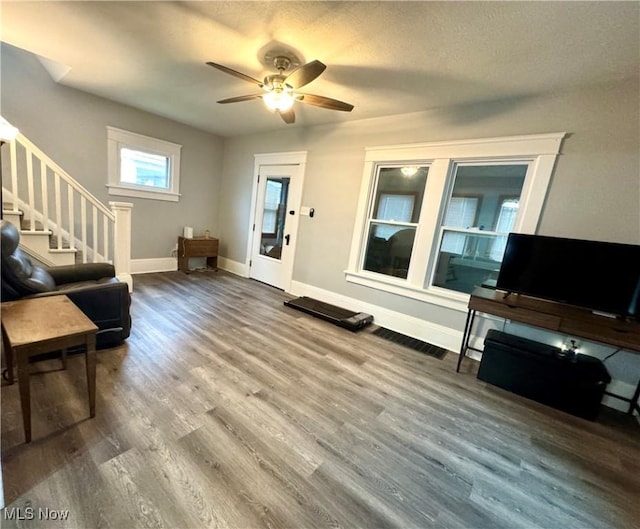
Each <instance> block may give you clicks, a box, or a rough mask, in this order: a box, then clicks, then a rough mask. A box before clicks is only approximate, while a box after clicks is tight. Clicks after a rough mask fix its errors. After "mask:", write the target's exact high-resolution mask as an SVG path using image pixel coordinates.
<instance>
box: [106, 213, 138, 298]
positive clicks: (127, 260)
mask: <svg viewBox="0 0 640 529" xmlns="http://www.w3.org/2000/svg"><path fill="white" fill-rule="evenodd" d="M109 206H110V207H111V212H112V213H113V215H114V217H115V220H114V228H113V264H114V266H115V268H116V276H117V277H118V279H119V280H120V281H123V282H125V283H127V285H129V292H132V291H133V278H132V277H131V209H132V208H133V204H131V203H130V202H109Z"/></svg>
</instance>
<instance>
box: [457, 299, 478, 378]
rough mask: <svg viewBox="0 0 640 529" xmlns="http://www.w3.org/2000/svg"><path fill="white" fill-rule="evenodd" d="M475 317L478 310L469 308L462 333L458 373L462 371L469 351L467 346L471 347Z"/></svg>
mask: <svg viewBox="0 0 640 529" xmlns="http://www.w3.org/2000/svg"><path fill="white" fill-rule="evenodd" d="M475 317H476V311H475V310H474V309H469V311H468V312H467V321H466V322H465V324H464V333H463V334H462V345H461V346H460V354H459V355H458V365H457V367H456V373H459V372H460V365H461V364H462V359H463V358H464V357H465V355H466V353H467V348H468V347H469V336H470V335H471V328H472V327H473V320H474V319H475Z"/></svg>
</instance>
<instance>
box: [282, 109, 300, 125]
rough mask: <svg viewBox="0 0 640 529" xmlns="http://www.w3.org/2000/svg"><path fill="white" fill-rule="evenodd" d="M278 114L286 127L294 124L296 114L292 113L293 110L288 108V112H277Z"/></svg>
mask: <svg viewBox="0 0 640 529" xmlns="http://www.w3.org/2000/svg"><path fill="white" fill-rule="evenodd" d="M278 114H280V117H281V118H282V119H283V120H284V122H285V123H286V124H287V125H290V124H291V123H295V122H296V114H295V112H294V111H293V108H290V109H289V110H285V111H282V110H278Z"/></svg>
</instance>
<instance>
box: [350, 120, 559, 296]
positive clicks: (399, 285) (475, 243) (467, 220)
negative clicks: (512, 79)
mask: <svg viewBox="0 0 640 529" xmlns="http://www.w3.org/2000/svg"><path fill="white" fill-rule="evenodd" d="M563 137H564V133H552V134H539V135H531V136H517V137H505V138H488V139H479V140H465V141H453V142H439V143H431V144H417V145H402V146H389V147H378V148H369V149H367V152H366V158H365V168H364V174H363V183H362V191H361V195H360V202H359V205H358V215H357V219H356V227H355V230H354V235H353V241H352V247H351V254H350V258H349V266H348V269H347V271H346V278H347V280H348V281H350V282H354V283H358V284H361V285H365V286H369V287H372V288H377V289H380V290H385V291H388V292H392V293H394V294H400V295H403V296H406V297H411V298H415V299H421V300H426V301H429V302H433V303H438V304H441V305H443V306H448V307H452V308H459V309H464V308H465V307H466V302H467V300H468V296H469V294H470V293H471V292H472V290H473V289H474V288H475V287H476V286H478V285H483V284H485V285H490V284H492V282H495V279H496V278H497V274H498V272H499V270H500V265H501V262H502V256H503V253H504V249H505V244H506V239H507V235H508V234H509V233H510V232H512V231H514V232H522V233H535V231H536V229H537V226H538V221H539V217H540V214H541V211H542V205H543V203H544V199H545V196H546V192H547V187H548V184H549V181H550V178H551V172H552V169H553V166H554V163H555V159H556V156H557V155H558V152H559V149H560V145H561V142H562V138H563ZM410 168H411V170H410V171H409V170H407V169H410Z"/></svg>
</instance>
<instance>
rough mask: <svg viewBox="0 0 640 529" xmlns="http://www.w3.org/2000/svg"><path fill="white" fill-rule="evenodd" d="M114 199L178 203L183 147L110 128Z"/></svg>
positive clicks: (110, 158)
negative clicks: (131, 198) (140, 199)
mask: <svg viewBox="0 0 640 529" xmlns="http://www.w3.org/2000/svg"><path fill="white" fill-rule="evenodd" d="M107 144H108V163H109V183H108V184H107V187H108V188H109V194H110V195H119V196H126V197H136V198H150V199H155V200H167V201H171V202H177V201H178V200H179V199H180V150H181V148H182V146H181V145H178V144H176V143H171V142H168V141H164V140H159V139H156V138H151V137H149V136H143V135H141V134H136V133H134V132H128V131H126V130H121V129H116V128H114V127H107Z"/></svg>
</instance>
